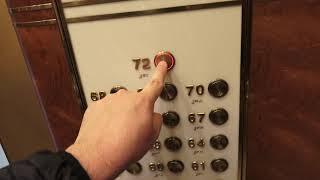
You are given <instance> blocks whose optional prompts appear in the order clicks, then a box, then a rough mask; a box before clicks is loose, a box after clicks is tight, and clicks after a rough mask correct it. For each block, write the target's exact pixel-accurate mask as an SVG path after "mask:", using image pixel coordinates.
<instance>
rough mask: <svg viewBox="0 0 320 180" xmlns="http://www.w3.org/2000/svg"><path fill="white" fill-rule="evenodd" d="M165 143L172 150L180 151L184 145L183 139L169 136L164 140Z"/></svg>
mask: <svg viewBox="0 0 320 180" xmlns="http://www.w3.org/2000/svg"><path fill="white" fill-rule="evenodd" d="M164 145H165V146H166V148H167V149H168V150H170V151H174V152H175V151H178V150H179V149H181V147H182V141H181V140H180V139H179V138H178V137H169V138H167V139H166V140H165V141H164Z"/></svg>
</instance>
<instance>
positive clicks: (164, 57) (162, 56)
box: [154, 51, 175, 70]
mask: <svg viewBox="0 0 320 180" xmlns="http://www.w3.org/2000/svg"><path fill="white" fill-rule="evenodd" d="M161 61H165V62H166V63H167V65H168V70H170V69H172V68H173V66H174V64H175V59H174V57H173V55H172V54H171V53H170V52H166V51H160V52H158V54H157V55H156V57H155V58H154V65H156V66H157V65H158V64H159V63H160V62H161Z"/></svg>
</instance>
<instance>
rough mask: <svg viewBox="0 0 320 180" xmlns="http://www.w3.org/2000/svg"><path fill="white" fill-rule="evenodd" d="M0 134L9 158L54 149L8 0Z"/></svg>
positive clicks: (1, 37) (2, 16)
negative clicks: (12, 22) (11, 17)
mask: <svg viewBox="0 0 320 180" xmlns="http://www.w3.org/2000/svg"><path fill="white" fill-rule="evenodd" d="M0 27H1V34H0V63H1V65H0V82H1V85H0V102H1V103H0V138H1V141H2V145H3V146H4V148H5V150H6V152H7V155H8V158H9V159H10V160H11V161H14V160H19V159H22V158H24V157H25V156H27V155H29V154H30V153H32V152H34V151H37V150H41V149H54V145H53V142H52V140H51V136H50V133H49V130H48V126H47V123H46V121H45V117H44V114H43V111H42V109H41V106H40V104H39V101H38V98H37V95H36V92H35V88H34V87H33V82H32V80H31V78H30V74H29V72H28V70H27V66H26V64H25V61H24V58H23V55H22V52H21V49H20V46H19V43H18V40H17V37H16V33H15V31H14V28H13V26H12V24H11V19H10V17H9V14H8V10H7V7H6V4H5V1H0Z"/></svg>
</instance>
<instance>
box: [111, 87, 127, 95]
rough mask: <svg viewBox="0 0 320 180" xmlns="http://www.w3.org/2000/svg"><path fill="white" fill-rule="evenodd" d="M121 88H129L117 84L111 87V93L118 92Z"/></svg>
mask: <svg viewBox="0 0 320 180" xmlns="http://www.w3.org/2000/svg"><path fill="white" fill-rule="evenodd" d="M120 89H125V90H127V88H125V87H123V86H115V87H113V88H111V90H110V94H114V93H117V92H118V91H120Z"/></svg>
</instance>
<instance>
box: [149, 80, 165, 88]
mask: <svg viewBox="0 0 320 180" xmlns="http://www.w3.org/2000/svg"><path fill="white" fill-rule="evenodd" d="M163 84H164V83H163V82H162V81H160V79H153V80H151V85H152V86H155V87H162V86H163Z"/></svg>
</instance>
